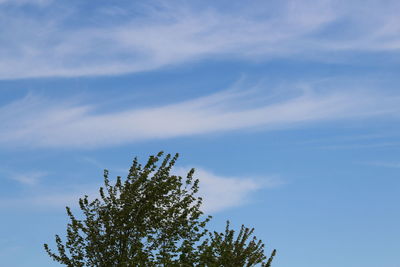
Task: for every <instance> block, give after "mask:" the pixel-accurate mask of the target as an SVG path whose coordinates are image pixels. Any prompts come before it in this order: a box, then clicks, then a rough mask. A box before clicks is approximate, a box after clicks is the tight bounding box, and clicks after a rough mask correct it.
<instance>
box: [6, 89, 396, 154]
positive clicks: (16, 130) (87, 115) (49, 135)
mask: <svg viewBox="0 0 400 267" xmlns="http://www.w3.org/2000/svg"><path fill="white" fill-rule="evenodd" d="M399 103H400V98H399V97H398V96H385V95H382V94H378V93H372V92H367V91H364V92H361V91H360V92H346V91H344V90H343V91H342V90H341V91H337V92H335V93H330V92H324V93H317V92H313V91H310V90H309V91H306V92H303V93H300V92H299V93H298V94H297V96H293V97H286V98H284V99H281V100H279V101H275V102H273V101H270V100H269V99H268V97H267V96H262V95H257V94H249V93H246V92H244V91H224V92H221V93H217V94H213V95H209V96H206V97H201V98H196V99H192V100H187V101H183V102H179V103H174V104H169V105H163V106H159V107H143V108H135V107H127V108H126V109H125V110H124V111H120V112H103V113H100V112H99V110H101V105H95V104H83V105H82V104H76V103H75V104H74V103H68V102H59V101H58V100H48V99H43V98H39V97H35V96H32V95H28V96H26V97H25V98H23V99H20V100H17V101H15V102H13V103H10V104H8V105H5V106H3V107H0V123H1V125H2V127H3V129H2V131H1V132H0V145H1V146H12V147H16V146H20V147H66V148H88V147H100V146H109V145H119V144H124V143H131V142H138V141H143V140H148V139H163V138H173V137H182V136H193V135H199V134H208V133H215V132H223V131H234V130H241V129H263V130H275V129H282V128H291V127H296V126H299V125H303V124H306V123H313V122H314V123H315V122H321V121H328V120H346V119H357V118H362V117H376V116H385V117H388V116H397V117H398V114H399V109H400V105H399Z"/></svg>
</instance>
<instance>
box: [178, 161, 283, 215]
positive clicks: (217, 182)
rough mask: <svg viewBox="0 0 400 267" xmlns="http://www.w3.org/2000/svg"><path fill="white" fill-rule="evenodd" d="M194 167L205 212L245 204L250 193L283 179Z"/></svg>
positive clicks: (278, 183)
mask: <svg viewBox="0 0 400 267" xmlns="http://www.w3.org/2000/svg"><path fill="white" fill-rule="evenodd" d="M195 169H196V171H195V175H194V177H195V178H197V179H199V180H200V185H199V186H200V190H199V195H200V196H201V197H203V210H204V211H205V212H206V213H208V212H217V211H220V210H224V209H227V208H231V207H235V206H240V205H243V204H246V203H247V202H248V201H249V200H250V195H251V194H252V193H255V192H256V191H258V190H261V189H265V188H274V187H278V186H281V185H283V184H284V181H283V180H281V179H279V178H277V177H264V178H258V179H257V180H255V179H251V178H243V177H240V178H239V177H225V176H219V175H216V174H214V173H212V172H209V171H206V170H205V169H203V168H195ZM188 170H189V168H186V169H185V168H180V169H177V170H176V173H177V174H178V175H181V176H183V177H184V176H185V174H186V173H187V172H188Z"/></svg>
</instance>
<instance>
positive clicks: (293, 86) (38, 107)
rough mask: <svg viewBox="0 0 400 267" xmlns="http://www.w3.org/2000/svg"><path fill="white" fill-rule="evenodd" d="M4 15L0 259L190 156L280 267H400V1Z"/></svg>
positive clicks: (221, 214)
mask: <svg viewBox="0 0 400 267" xmlns="http://www.w3.org/2000/svg"><path fill="white" fill-rule="evenodd" d="M133 2H136V1H101V0H99V1H54V0H0V31H1V34H0V47H1V49H0V96H1V97H0V125H1V131H0V181H1V187H0V211H1V214H2V216H1V222H0V225H1V227H0V257H1V259H2V264H4V266H57V264H55V263H53V262H52V261H51V260H50V258H48V257H47V256H46V255H45V253H44V251H43V249H42V244H43V243H44V242H47V243H50V244H53V235H54V234H56V233H60V234H61V233H64V232H65V225H66V222H67V218H66V215H65V211H64V208H63V207H64V206H65V205H71V206H74V205H75V204H76V200H77V199H78V198H79V197H80V196H82V195H83V194H89V195H91V196H95V195H96V190H97V188H98V187H99V186H100V185H101V182H102V170H103V169H104V168H107V169H109V170H110V172H111V175H112V176H117V175H124V174H126V172H127V170H128V168H129V166H130V162H131V160H132V159H133V157H135V156H138V157H139V159H141V160H143V161H144V160H146V158H147V157H148V156H149V155H151V154H154V153H157V152H158V151H160V150H164V151H166V152H169V153H175V152H179V153H180V154H181V158H180V160H179V161H178V166H177V168H176V169H175V170H174V171H175V172H176V173H178V174H180V173H184V172H185V171H186V170H187V169H188V168H190V167H195V168H196V170H197V172H196V175H197V176H196V177H197V178H199V179H200V186H201V192H200V193H201V194H202V195H203V196H204V199H205V205H204V209H205V211H206V212H207V213H209V214H212V215H213V216H214V220H213V222H212V223H211V225H210V227H214V228H215V229H217V230H222V229H223V227H224V222H225V220H227V219H229V220H231V221H232V224H233V225H234V226H236V227H239V226H240V224H242V223H244V224H246V225H247V226H252V227H255V228H256V235H257V236H258V237H259V238H261V239H262V240H263V241H264V242H265V243H266V245H267V252H269V251H270V250H272V249H273V248H276V249H277V250H278V255H277V257H276V260H275V262H274V265H273V266H274V267H293V266H298V267H334V266H335V267H336V266H346V267H359V266H363V267H376V266H383V267H398V266H399V259H398V254H399V251H400V243H399V239H400V228H399V227H398V226H399V225H400V209H399V203H400V194H399V189H400V177H399V173H400V157H399V155H400V126H399V121H400V91H399V84H400V78H399V77H400V75H398V72H399V67H400V17H399V16H398V14H399V12H400V2H398V1H329V0H324V1H303V0H297V1H249V2H243V1H236V2H235V1H141V3H133Z"/></svg>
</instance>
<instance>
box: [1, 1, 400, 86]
mask: <svg viewBox="0 0 400 267" xmlns="http://www.w3.org/2000/svg"><path fill="white" fill-rule="evenodd" d="M37 2H39V3H40V2H42V1H37ZM52 3H53V4H49V3H48V5H46V6H47V8H49V9H52V10H56V11H57V12H54V13H52V12H49V14H51V15H48V16H45V17H44V18H40V19H37V18H35V16H29V15H28V14H25V13H21V12H17V15H16V14H15V13H13V12H11V11H10V12H5V11H3V12H0V19H1V20H2V21H4V22H7V23H2V24H0V25H3V26H0V29H1V30H2V36H3V37H2V38H0V44H1V46H2V50H1V51H2V52H0V56H1V58H2V60H1V62H0V79H18V78H28V77H49V76H61V77H71V76H85V75H115V74H123V73H131V72H140V71H148V70H154V69H157V68H161V67H164V66H169V65H176V64H182V63H185V62H191V61H196V60H201V59H205V58H216V57H217V58H218V57H219V58H231V59H232V58H234V59H245V60H268V59H270V58H276V57H280V58H282V57H283V58H298V57H312V58H315V57H323V58H325V59H326V58H330V59H331V60H335V59H333V58H332V57H331V56H329V55H328V54H329V53H331V52H334V51H337V52H341V51H342V52H343V51H346V52H355V51H359V52H360V51H367V52H368V51H369V52H374V51H375V52H376V51H389V52H393V53H397V52H398V50H399V48H400V37H399V34H398V31H399V27H398V25H400V19H399V17H398V15H397V14H398V13H399V12H400V5H399V4H398V3H396V1H388V2H387V4H385V5H382V4H381V3H380V2H379V1H369V4H368V5H361V6H360V5H356V4H352V3H353V2H351V3H349V2H348V1H327V0H321V1H309V0H302V1H268V3H266V2H264V1H262V2H261V1H254V2H252V5H246V6H238V7H236V8H231V9H227V8H218V7H210V6H208V7H207V8H205V7H199V6H190V5H188V2H180V1H175V2H174V1H169V2H168V4H165V3H164V4H160V3H158V4H154V3H153V5H151V4H149V5H148V6H147V8H141V9H140V10H139V11H137V10H136V9H138V8H139V7H136V6H135V7H131V6H104V7H102V8H98V11H97V12H94V13H93V14H92V13H90V14H87V16H91V17H90V18H91V20H93V21H99V23H96V24H95V25H93V24H90V23H87V21H80V23H78V24H77V23H73V22H76V20H77V19H76V16H77V14H80V13H81V12H83V11H82V10H79V8H77V7H74V6H73V5H72V4H71V5H72V6H61V7H59V6H57V5H61V4H59V2H56V1H55V2H52ZM71 3H73V2H71ZM156 3H157V2H156ZM55 5H56V6H55ZM154 6H155V7H154ZM233 6H234V5H233ZM41 8H45V7H41ZM132 9H133V10H134V11H131V12H130V10H132ZM94 10H97V9H94ZM360 10H361V11H362V12H361V13H362V14H359V13H360V12H359V11H360ZM138 13H140V14H141V15H140V16H139V15H137V14H138ZM60 14H63V15H61V16H60ZM383 14H385V15H383ZM85 16H86V13H85ZM78 21H79V20H78ZM106 21H110V22H106ZM72 25H73V26H72Z"/></svg>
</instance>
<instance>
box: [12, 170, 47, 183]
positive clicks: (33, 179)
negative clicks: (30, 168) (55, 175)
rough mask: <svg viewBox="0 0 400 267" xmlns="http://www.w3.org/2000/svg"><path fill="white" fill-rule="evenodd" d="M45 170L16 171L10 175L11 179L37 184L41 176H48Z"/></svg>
mask: <svg viewBox="0 0 400 267" xmlns="http://www.w3.org/2000/svg"><path fill="white" fill-rule="evenodd" d="M46 175H47V173H45V172H29V173H14V174H12V175H11V176H10V178H11V179H13V180H15V181H17V182H19V183H21V184H25V185H35V184H37V183H38V182H39V180H40V178H42V177H44V176H46Z"/></svg>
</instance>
